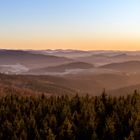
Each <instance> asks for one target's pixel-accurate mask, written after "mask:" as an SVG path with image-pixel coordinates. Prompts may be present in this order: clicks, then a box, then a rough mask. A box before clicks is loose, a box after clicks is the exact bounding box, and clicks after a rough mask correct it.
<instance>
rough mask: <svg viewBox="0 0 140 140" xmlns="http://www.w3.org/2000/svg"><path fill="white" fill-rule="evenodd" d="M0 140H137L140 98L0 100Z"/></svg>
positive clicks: (10, 97) (17, 97) (12, 97)
mask: <svg viewBox="0 0 140 140" xmlns="http://www.w3.org/2000/svg"><path fill="white" fill-rule="evenodd" d="M0 140H140V95H139V94H138V93H136V92H135V93H134V94H132V95H127V96H125V97H124V96H120V97H111V96H108V95H106V94H105V93H103V94H102V95H100V96H94V97H90V96H88V95H87V96H84V97H83V96H82V97H81V96H79V95H75V96H73V97H69V96H67V95H64V96H63V95H62V96H52V97H46V96H45V95H43V94H42V95H41V96H36V97H35V96H30V97H29V96H28V97H27V96H21V95H6V96H1V97H0Z"/></svg>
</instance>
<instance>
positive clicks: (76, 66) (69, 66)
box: [29, 62, 94, 74]
mask: <svg viewBox="0 0 140 140" xmlns="http://www.w3.org/2000/svg"><path fill="white" fill-rule="evenodd" d="M91 68H94V66H93V65H92V64H89V63H85V62H72V63H66V64H62V65H57V66H52V67H45V68H40V69H33V70H31V71H29V73H34V74H37V73H39V74H44V73H45V72H57V73H58V72H66V71H68V70H84V69H91Z"/></svg>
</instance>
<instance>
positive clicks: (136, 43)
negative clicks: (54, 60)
mask: <svg viewBox="0 0 140 140" xmlns="http://www.w3.org/2000/svg"><path fill="white" fill-rule="evenodd" d="M0 46H1V48H2V49H34V50H46V49H50V48H51V49H60V48H61V49H80V50H128V51H135V50H140V40H139V39H132V38H127V39H122V38H120V39H119V38H115V39H113V38H111V39H109V38H103V39H101V38H96V39H95V38H94V39H89V38H88V39H87V38H85V39H84V38H79V39H64V38H61V39H58V38H57V39H39V38H38V39H37V38H29V39H1V40H0ZM9 46H10V47H9Z"/></svg>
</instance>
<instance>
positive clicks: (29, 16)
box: [0, 0, 140, 40]
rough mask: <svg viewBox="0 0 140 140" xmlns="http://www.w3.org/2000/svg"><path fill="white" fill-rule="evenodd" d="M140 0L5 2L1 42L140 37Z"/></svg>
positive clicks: (0, 11)
mask: <svg viewBox="0 0 140 140" xmlns="http://www.w3.org/2000/svg"><path fill="white" fill-rule="evenodd" d="M139 25H140V1H139V0H1V1H0V33H1V34H0V39H1V40H2V39H3V37H4V38H7V39H8V38H9V39H12V38H14V37H15V39H16V38H20V39H23V38H26V37H28V38H33V37H34V36H35V37H39V38H45V39H49V38H53V37H54V38H66V37H67V38H68V37H69V38H70V37H73V38H80V37H87V38H88V37H89V38H92V37H93V38H94V37H96V36H112V35H113V36H115V37H116V36H118V35H122V36H123V35H124V36H125V35H126V34H127V35H128V36H130V37H131V36H133V37H134V36H136V37H137V38H139V37H140V26H139Z"/></svg>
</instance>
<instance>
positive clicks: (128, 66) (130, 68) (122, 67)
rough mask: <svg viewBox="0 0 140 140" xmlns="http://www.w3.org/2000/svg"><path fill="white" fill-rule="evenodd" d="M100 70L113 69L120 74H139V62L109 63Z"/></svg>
mask: <svg viewBox="0 0 140 140" xmlns="http://www.w3.org/2000/svg"><path fill="white" fill-rule="evenodd" d="M100 68H105V69H114V70H118V71H122V72H139V70H140V61H127V62H122V63H111V64H107V65H104V66H101V67H100Z"/></svg>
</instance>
